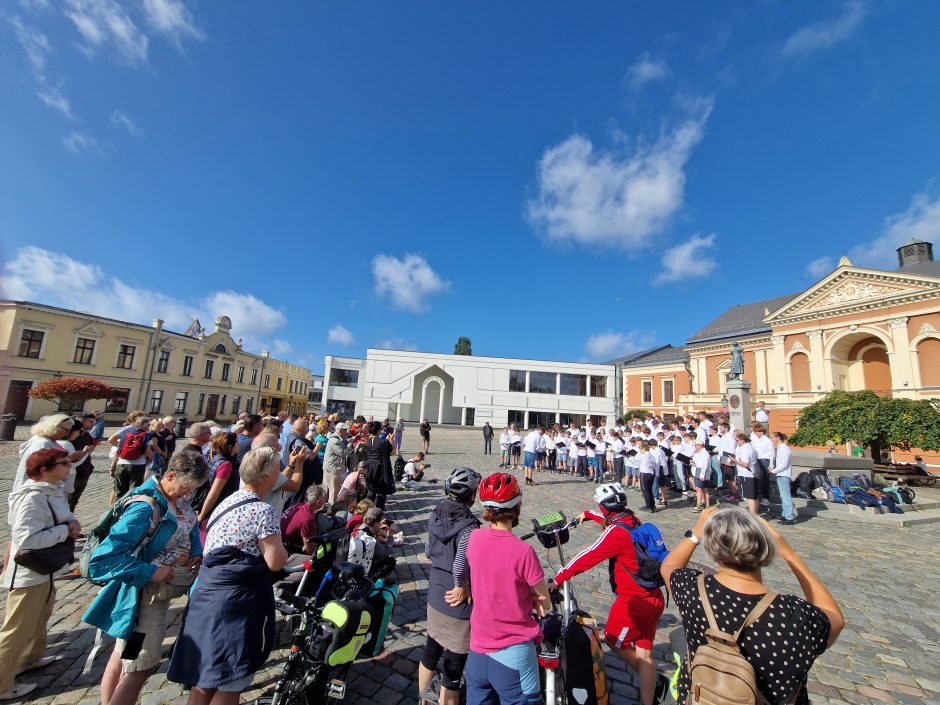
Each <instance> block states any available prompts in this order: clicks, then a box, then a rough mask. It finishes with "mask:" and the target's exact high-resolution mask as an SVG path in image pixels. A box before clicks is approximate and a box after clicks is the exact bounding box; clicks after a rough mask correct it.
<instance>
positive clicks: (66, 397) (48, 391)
mask: <svg viewBox="0 0 940 705" xmlns="http://www.w3.org/2000/svg"><path fill="white" fill-rule="evenodd" d="M29 396H31V397H35V398H36V399H45V400H47V401H56V402H58V403H59V406H60V407H61V408H65V409H69V410H71V411H75V410H77V409H81V408H82V407H83V406H84V405H85V402H86V401H88V400H89V399H107V398H108V397H110V396H111V387H109V386H108V385H106V384H105V383H104V382H102V381H101V380H100V379H95V378H94V377H53V378H52V379H47V380H46V381H45V382H40V383H39V384H37V385H36V386H35V387H33V388H32V389H30V390H29Z"/></svg>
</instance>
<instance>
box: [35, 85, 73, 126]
mask: <svg viewBox="0 0 940 705" xmlns="http://www.w3.org/2000/svg"><path fill="white" fill-rule="evenodd" d="M36 95H37V96H38V97H39V100H41V101H42V102H43V103H45V104H46V107H49V108H52V109H53V110H58V111H59V112H60V113H62V114H63V115H64V116H65V117H67V118H69V119H70V120H71V119H72V118H74V117H75V115H74V114H73V113H72V103H71V102H70V101H69V99H68V98H66V97H65V96H64V95H62V92H61V91H60V90H59V89H58V88H57V87H55V86H46V87H44V88H39V89H37V90H36Z"/></svg>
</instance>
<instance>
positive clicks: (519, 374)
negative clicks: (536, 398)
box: [509, 370, 525, 392]
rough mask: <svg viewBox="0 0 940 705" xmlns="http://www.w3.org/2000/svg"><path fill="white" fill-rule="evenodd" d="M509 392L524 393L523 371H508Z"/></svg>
mask: <svg viewBox="0 0 940 705" xmlns="http://www.w3.org/2000/svg"><path fill="white" fill-rule="evenodd" d="M509 391H510V392H524V391H525V370H509Z"/></svg>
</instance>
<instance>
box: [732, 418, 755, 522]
mask: <svg viewBox="0 0 940 705" xmlns="http://www.w3.org/2000/svg"><path fill="white" fill-rule="evenodd" d="M735 441H736V442H737V445H738V447H737V448H735V451H734V464H735V465H736V466H737V471H738V483H739V484H740V487H741V496H742V497H744V500H745V501H746V502H747V508H748V510H749V511H750V512H751V514H757V513H758V512H759V511H760V503H759V502H758V501H757V479H756V477H755V476H756V474H757V453H756V452H755V451H754V448H753V447H751V444H750V442H749V440H748V437H747V434H746V433H744V432H742V431H738V432H737V433H736V434H735Z"/></svg>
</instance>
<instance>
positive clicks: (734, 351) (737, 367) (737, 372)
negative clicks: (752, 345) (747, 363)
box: [731, 343, 744, 379]
mask: <svg viewBox="0 0 940 705" xmlns="http://www.w3.org/2000/svg"><path fill="white" fill-rule="evenodd" d="M743 375H744V349H743V348H742V347H741V344H740V343H735V344H734V345H732V346H731V379H741V377H742V376H743Z"/></svg>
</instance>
